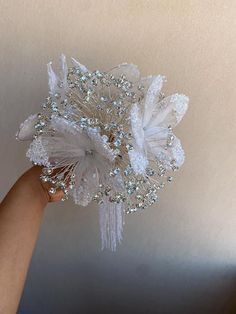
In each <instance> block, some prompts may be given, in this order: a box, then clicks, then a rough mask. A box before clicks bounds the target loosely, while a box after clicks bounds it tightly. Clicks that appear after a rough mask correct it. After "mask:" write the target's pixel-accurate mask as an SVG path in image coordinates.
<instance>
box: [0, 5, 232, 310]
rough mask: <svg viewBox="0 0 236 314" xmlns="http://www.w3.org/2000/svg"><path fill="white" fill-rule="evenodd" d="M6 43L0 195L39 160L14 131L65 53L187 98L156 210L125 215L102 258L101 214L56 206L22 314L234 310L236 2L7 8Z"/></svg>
mask: <svg viewBox="0 0 236 314" xmlns="http://www.w3.org/2000/svg"><path fill="white" fill-rule="evenodd" d="M0 45H1V50H0V82H1V83H0V123H1V125H0V138H1V142H0V143H1V146H0V147H1V163H0V184H1V196H2V197H3V196H4V194H5V193H6V192H7V191H8V189H9V188H10V186H11V185H12V184H13V183H14V181H15V180H16V179H17V177H18V176H19V175H20V174H21V173H22V172H23V171H24V170H26V169H27V168H28V167H29V166H30V163H29V162H28V161H27V160H26V158H25V150H26V148H27V145H28V144H27V143H18V142H16V141H15V132H16V130H17V129H18V126H19V124H20V123H21V122H22V121H23V120H24V119H25V118H26V117H27V116H28V115H29V114H31V113H34V112H37V111H38V110H39V108H40V104H41V103H42V101H43V100H44V97H45V96H46V95H47V73H46V63H47V62H48V61H50V60H54V61H57V60H58V57H59V55H60V54H61V53H62V52H64V53H65V54H66V55H67V56H68V57H69V56H73V57H76V58H78V59H79V60H80V62H81V63H84V64H86V65H88V66H89V67H90V68H91V69H96V68H100V69H103V70H105V69H109V68H111V67H112V66H114V65H116V64H119V63H121V62H124V61H126V62H132V63H135V64H137V65H139V67H140V70H141V72H142V74H143V75H148V74H156V73H160V74H163V75H166V76H167V79H168V82H167V84H166V86H165V92H166V94H170V93H174V92H182V93H185V94H186V95H188V96H189V97H190V108H189V111H188V113H187V115H186V117H185V118H184V120H183V121H182V123H181V125H179V126H178V127H177V129H176V130H175V133H176V134H177V135H178V136H179V137H180V138H181V140H182V143H183V146H184V149H185V151H186V163H185V165H184V166H183V168H182V169H181V170H180V171H179V172H178V173H177V174H176V175H175V179H174V182H173V184H171V185H169V186H168V187H167V188H166V189H165V190H164V191H163V192H162V193H161V201H160V203H159V204H158V206H155V207H153V208H150V209H149V210H147V211H146V212H145V213H144V212H143V213H140V214H135V215H131V216H127V217H126V224H125V230H124V241H123V243H122V245H121V246H120V247H119V249H118V251H117V252H116V253H110V252H106V251H105V252H101V250H100V238H99V237H100V235H99V224H98V212H97V209H96V208H95V207H93V206H89V207H87V208H82V207H77V206H75V205H73V203H72V201H68V202H66V203H60V204H55V205H49V206H48V208H47V210H46V211H45V216H44V221H43V224H42V227H41V233H40V237H39V240H38V243H37V247H36V250H35V253H34V256H33V260H32V264H31V267H30V271H29V274H28V279H27V283H26V287H25V291H24V295H23V299H22V302H21V305H20V310H19V313H20V314H42V313H44V314H54V313H55V314H75V313H82V314H84V313H86V314H91V313H92V314H93V313H96V314H97V313H105V314H106V313H112V314H116V313H124V314H125V313H137V314H139V313H140V314H141V313H145V314H146V313H155V314H165V313H167V314H172V313H173V314H178V313H180V314H194V313H197V314H205V313H206V314H208V313H209V314H216V313H223V312H224V309H225V308H227V307H228V306H229V304H230V303H231V302H232V298H233V296H234V293H235V295H236V267H235V266H236V207H235V205H236V193H235V184H236V179H235V177H236V170H235V169H236V161H235V157H236V127H235V124H236V62H235V59H236V2H235V1H232V0H229V1H221V0H215V1H209V0H199V1H187V0H186V1H185V0H182V1H171V0H162V1H157V0H156V1H155V0H153V1H135V0H133V1H132V0H130V1H123V0H119V1H118V0H116V1H112V0H110V1H109V0H93V1H90V0H81V1H76V0H68V1H60V0H47V1H46V0H41V1H39V0H37V1H35V0H21V1H17V0H15V1H14V0H8V1H5V0H4V1H3V0H0ZM235 312H236V310H235V311H234V312H232V313H235Z"/></svg>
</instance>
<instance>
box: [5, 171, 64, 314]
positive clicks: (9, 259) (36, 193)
mask: <svg viewBox="0 0 236 314" xmlns="http://www.w3.org/2000/svg"><path fill="white" fill-rule="evenodd" d="M40 173H41V167H38V166H33V167H32V168H30V169H29V170H28V171H26V172H25V173H24V174H23V175H22V176H21V177H20V178H19V179H18V180H17V181H16V183H15V184H14V185H13V187H12V188H11V189H10V191H9V192H8V193H7V195H6V197H5V198H4V199H3V201H2V203H1V204H0V314H14V313H16V311H17V308H18V304H19V301H20V297H21V294H22V290H23V287H24V282H25V278H26V275H27V270H28V267H29V263H30V260H31V257H32V253H33V250H34V247H35V243H36V240H37V236H38V232H39V228H40V223H41V221H42V217H43V212H44V208H45V207H46V205H47V203H48V202H54V201H58V200H60V199H61V198H62V196H63V192H62V191H58V192H57V193H56V194H54V195H53V196H51V195H50V194H49V193H48V185H43V184H42V183H41V181H40V179H39V176H40Z"/></svg>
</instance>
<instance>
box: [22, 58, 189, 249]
mask: <svg viewBox="0 0 236 314" xmlns="http://www.w3.org/2000/svg"><path fill="white" fill-rule="evenodd" d="M48 76H49V95H48V97H47V98H46V100H45V102H43V104H42V109H41V111H40V112H39V113H36V114H33V115H31V116H29V118H28V119H27V120H26V121H25V122H24V123H22V124H21V126H20V129H19V131H18V134H17V137H18V139H19V140H29V141H31V143H30V145H29V149H28V151H27V153H26V156H27V157H28V158H29V159H30V160H31V161H32V162H33V163H34V164H36V165H41V166H43V168H42V174H41V180H42V181H43V182H48V183H50V186H51V187H50V189H49V193H51V194H54V193H56V191H57V190H58V189H61V190H63V192H64V197H63V200H65V199H67V198H68V196H69V195H70V196H72V198H73V200H74V202H75V203H76V204H79V205H82V206H87V205H88V204H89V203H90V202H91V201H94V202H96V203H97V204H98V207H99V214H100V229H101V239H102V248H105V247H107V248H110V249H112V250H115V249H116V246H117V243H119V242H120V241H121V239H122V228H123V223H124V214H125V213H127V214H128V213H134V212H136V211H140V210H143V209H145V208H147V207H148V206H150V205H152V204H153V203H155V202H157V201H158V190H160V189H162V188H163V187H164V186H165V185H166V183H168V182H171V181H172V176H171V175H170V172H172V171H176V170H177V169H178V168H179V167H180V166H181V165H182V164H183V162H184V151H183V149H182V147H181V143H180V140H179V139H178V138H177V137H176V136H175V135H174V133H173V128H174V127H175V126H176V125H177V124H178V123H179V122H180V121H181V119H182V117H183V116H184V114H185V112H186V110H187V107H188V97H186V96H185V95H182V94H173V95H171V96H167V97H165V95H164V94H163V93H162V92H161V89H162V86H163V83H164V82H165V77H164V76H161V75H157V76H148V77H140V73H139V70H138V68H137V67H136V66H135V65H133V64H127V63H123V64H120V65H118V66H117V67H114V68H112V69H110V70H109V71H106V72H104V71H99V70H95V71H91V70H89V69H87V68H86V67H85V66H84V65H82V64H81V63H79V62H78V61H77V60H75V59H73V58H72V66H70V67H68V66H67V63H66V58H65V56H64V55H62V56H61V69H60V72H59V73H58V74H56V73H55V72H54V71H53V68H52V64H51V63H49V64H48Z"/></svg>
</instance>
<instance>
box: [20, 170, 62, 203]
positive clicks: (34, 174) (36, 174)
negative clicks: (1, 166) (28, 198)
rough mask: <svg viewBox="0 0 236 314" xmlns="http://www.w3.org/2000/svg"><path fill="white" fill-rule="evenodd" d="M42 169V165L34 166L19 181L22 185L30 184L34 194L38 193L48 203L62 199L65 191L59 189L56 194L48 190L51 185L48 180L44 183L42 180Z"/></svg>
mask: <svg viewBox="0 0 236 314" xmlns="http://www.w3.org/2000/svg"><path fill="white" fill-rule="evenodd" d="M41 171H42V167H40V166H33V167H32V168H30V169H29V170H28V171H27V172H25V173H24V174H23V175H22V177H21V178H20V179H19V180H18V182H19V183H20V184H22V185H25V186H29V187H30V188H31V189H32V193H33V195H35V193H38V195H39V196H40V197H41V198H42V201H43V202H47V203H48V202H57V201H60V200H61V199H62V198H63V196H64V192H63V191H62V190H57V192H56V193H55V194H50V193H49V192H48V191H49V189H50V187H51V185H50V183H48V182H47V183H43V182H42V181H41V180H40V174H41Z"/></svg>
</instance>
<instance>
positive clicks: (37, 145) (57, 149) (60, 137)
mask: <svg viewBox="0 0 236 314" xmlns="http://www.w3.org/2000/svg"><path fill="white" fill-rule="evenodd" d="M51 126H52V127H53V129H54V130H55V133H54V135H53V136H50V135H47V134H46V133H45V134H43V135H41V136H39V137H38V138H36V139H34V140H33V142H32V143H31V144H30V147H29V150H28V152H27V157H28V158H29V159H30V160H31V161H33V162H34V163H37V164H38V165H43V166H46V167H50V168H52V169H60V171H61V170H63V173H64V174H65V173H67V172H68V173H70V175H73V174H74V177H75V186H74V189H73V192H72V194H73V198H74V201H75V203H77V204H80V205H83V206H86V205H87V204H88V203H89V202H90V201H91V200H92V197H93V195H94V193H96V191H97V190H98V186H99V184H104V183H107V181H109V173H108V171H109V170H110V169H111V167H112V164H113V161H114V159H115V155H114V153H113V151H112V150H111V149H110V148H109V146H108V145H107V144H106V143H104V141H103V138H102V137H101V136H100V134H99V132H98V131H97V130H96V129H87V130H83V129H81V128H80V127H79V126H75V125H73V124H72V123H69V122H68V121H67V120H66V119H63V118H60V117H54V118H53V119H52V122H51ZM61 172H62V171H61Z"/></svg>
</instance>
